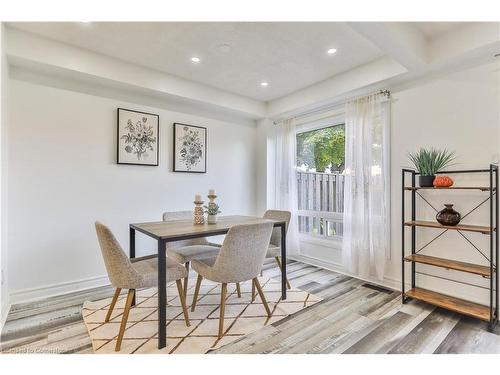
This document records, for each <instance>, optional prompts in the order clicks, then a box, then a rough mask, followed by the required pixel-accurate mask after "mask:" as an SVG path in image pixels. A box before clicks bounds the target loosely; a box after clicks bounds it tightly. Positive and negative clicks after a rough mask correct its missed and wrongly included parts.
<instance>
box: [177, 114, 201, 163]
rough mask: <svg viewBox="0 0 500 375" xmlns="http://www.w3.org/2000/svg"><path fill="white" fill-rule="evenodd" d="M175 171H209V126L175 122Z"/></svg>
mask: <svg viewBox="0 0 500 375" xmlns="http://www.w3.org/2000/svg"><path fill="white" fill-rule="evenodd" d="M173 170H174V172H186V173H206V172H207V128H205V127H203V126H196V125H189V124H183V123H179V122H174V147H173Z"/></svg>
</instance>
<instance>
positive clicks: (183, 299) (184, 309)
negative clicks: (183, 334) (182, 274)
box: [175, 280, 191, 327]
mask: <svg viewBox="0 0 500 375" xmlns="http://www.w3.org/2000/svg"><path fill="white" fill-rule="evenodd" d="M175 282H176V284H177V291H178V292H179V299H180V300H181V306H182V312H183V313H184V320H185V322H186V327H189V326H190V325H191V324H190V323H189V315H188V311H187V307H186V296H185V295H184V292H185V290H183V289H182V283H181V281H180V280H176V281H175Z"/></svg>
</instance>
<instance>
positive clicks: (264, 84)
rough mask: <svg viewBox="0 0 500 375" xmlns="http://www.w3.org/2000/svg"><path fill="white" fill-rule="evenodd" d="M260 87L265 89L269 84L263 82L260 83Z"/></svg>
mask: <svg viewBox="0 0 500 375" xmlns="http://www.w3.org/2000/svg"><path fill="white" fill-rule="evenodd" d="M260 85H261V86H262V87H266V86H268V85H269V83H267V82H266V81H263V82H261V83H260Z"/></svg>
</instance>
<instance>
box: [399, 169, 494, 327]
mask: <svg viewBox="0 0 500 375" xmlns="http://www.w3.org/2000/svg"><path fill="white" fill-rule="evenodd" d="M437 174H447V175H456V174H485V175H486V174H487V175H488V176H489V184H488V185H485V186H452V187H449V188H432V187H431V188H425V187H418V186H416V177H417V176H418V175H419V173H418V172H417V171H415V170H412V169H406V168H404V169H402V173H401V176H402V177H401V179H402V185H401V186H402V194H401V195H402V213H401V217H402V223H401V234H402V239H401V241H402V242H401V246H402V257H401V271H402V286H401V291H402V302H403V303H406V302H407V301H408V300H409V299H417V300H422V301H425V302H428V303H431V304H433V305H436V306H439V307H443V308H446V309H449V310H452V311H455V312H458V313H461V314H464V315H468V316H472V317H475V318H478V319H481V320H484V321H487V322H488V323H489V325H488V326H489V329H490V330H493V329H494V328H495V326H496V324H497V323H498V299H499V293H498V292H499V288H498V286H499V283H498V272H497V262H498V245H499V240H498V235H497V233H498V222H499V210H498V207H499V201H498V194H497V191H498V180H499V177H498V166H497V165H494V164H490V167H489V169H472V170H452V171H442V172H438V173H437ZM407 177H411V186H406V182H407V180H408V178H407ZM429 189H432V190H439V191H441V190H447V191H451V190H462V191H465V190H476V191H482V192H487V193H488V196H487V197H486V198H485V199H484V200H482V201H481V202H480V203H479V204H478V205H477V206H475V207H474V208H473V209H472V210H470V211H469V212H467V213H466V214H465V215H463V216H462V219H464V218H465V217H467V216H468V215H470V214H471V213H472V212H474V211H476V210H477V209H478V208H479V207H481V206H482V205H483V204H488V205H489V216H490V218H489V219H490V220H489V225H487V226H480V225H463V224H461V223H460V224H459V225H457V226H455V227H452V226H444V225H441V224H439V223H437V222H435V221H419V220H417V214H416V202H417V197H419V198H421V199H422V200H423V201H424V202H425V203H427V204H428V205H429V206H430V207H432V208H433V209H434V210H435V211H436V213H437V212H438V210H437V209H436V208H435V207H434V206H433V205H432V204H431V203H430V202H429V201H428V200H427V199H426V198H425V197H424V196H423V195H422V194H420V191H422V190H429ZM407 193H409V194H411V207H410V212H409V215H408V216H410V217H411V220H407V219H406V215H407V211H406V207H405V201H406V199H405V196H406V194H407ZM417 227H421V228H431V229H434V230H435V229H440V230H441V233H439V234H438V235H436V236H435V237H434V238H432V239H431V240H430V241H428V242H427V243H426V244H424V245H423V246H421V247H420V248H419V249H417ZM407 229H410V231H411V234H410V236H411V245H410V249H409V251H406V248H405V246H406V244H405V242H406V241H405V233H406V231H407ZM449 230H453V231H456V232H457V233H458V234H460V235H461V236H462V237H463V239H464V240H465V241H467V242H468V243H469V244H470V245H471V246H472V247H473V248H474V249H475V250H476V251H478V252H479V253H480V254H481V255H482V256H483V257H484V258H485V259H486V260H487V261H488V265H487V266H484V265H478V264H472V263H466V262H461V261H457V260H452V259H447V258H439V257H434V256H428V255H421V254H419V253H420V252H421V251H422V250H423V249H424V248H426V247H427V246H429V245H430V244H431V243H433V242H434V241H435V240H437V239H438V238H439V237H441V236H442V235H443V234H444V233H446V232H448V231H449ZM464 232H467V233H470V232H475V233H480V234H482V235H487V236H489V240H490V241H489V255H488V253H486V254H485V252H483V251H482V250H481V249H480V248H479V247H478V246H476V244H475V243H474V242H473V241H472V240H471V239H470V238H469V236H467V235H465V234H464ZM408 262H409V263H411V273H410V276H411V289H410V290H406V279H405V264H406V263H408ZM417 264H426V265H430V266H435V267H440V268H445V269H452V270H456V271H460V272H466V273H469V274H474V275H476V276H478V277H484V278H489V281H490V282H489V295H490V298H489V305H488V306H485V305H480V304H476V303H473V302H470V301H467V300H463V299H459V298H455V297H452V296H449V295H446V294H441V293H438V292H434V291H430V290H425V289H422V288H418V287H417V286H416V282H415V275H416V273H417V272H416V267H417ZM428 276H433V277H437V278H443V277H440V276H436V275H428ZM446 280H448V281H452V282H456V283H461V284H467V285H471V286H475V287H480V286H478V285H475V284H470V283H466V282H463V281H460V280H454V279H448V278H446Z"/></svg>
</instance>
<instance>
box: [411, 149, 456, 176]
mask: <svg viewBox="0 0 500 375" xmlns="http://www.w3.org/2000/svg"><path fill="white" fill-rule="evenodd" d="M408 157H409V158H410V160H411V162H412V163H413V165H414V166H415V168H416V169H417V171H418V172H420V175H421V176H434V175H435V174H436V172H438V171H442V170H443V169H444V168H446V167H449V166H450V165H452V161H454V160H455V158H456V157H455V152H454V151H448V150H447V149H444V150H437V149H434V148H430V149H425V148H421V149H420V150H419V151H417V152H414V153H411V152H410V153H409V154H408Z"/></svg>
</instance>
